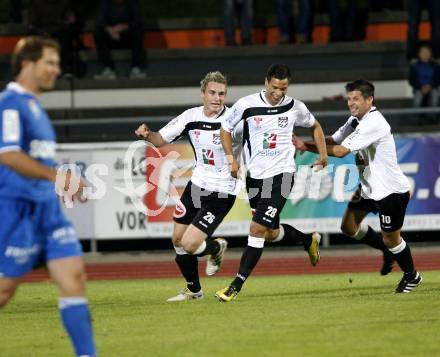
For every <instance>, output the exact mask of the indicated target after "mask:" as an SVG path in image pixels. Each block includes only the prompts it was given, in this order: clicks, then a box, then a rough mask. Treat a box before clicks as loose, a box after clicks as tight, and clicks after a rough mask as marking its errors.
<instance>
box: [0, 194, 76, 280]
mask: <svg viewBox="0 0 440 357" xmlns="http://www.w3.org/2000/svg"><path fill="white" fill-rule="evenodd" d="M0 220H1V224H0V277H8V278H17V277H21V276H23V275H24V274H26V273H28V272H29V271H31V270H32V269H33V268H34V267H35V266H36V265H39V264H42V263H45V262H47V261H49V260H53V259H60V258H65V257H74V256H82V254H83V252H82V247H81V244H80V242H79V240H78V236H77V234H76V232H75V230H74V228H73V227H72V225H71V224H70V222H69V221H68V220H67V219H66V218H65V216H64V213H63V211H62V208H61V205H60V202H59V201H58V198H56V199H55V198H54V199H51V200H48V201H45V202H32V201H26V200H20V199H9V198H0Z"/></svg>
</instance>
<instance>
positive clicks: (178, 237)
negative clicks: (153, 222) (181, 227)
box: [171, 234, 182, 247]
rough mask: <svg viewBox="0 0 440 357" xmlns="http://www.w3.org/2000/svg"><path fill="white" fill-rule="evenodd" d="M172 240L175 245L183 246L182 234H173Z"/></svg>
mask: <svg viewBox="0 0 440 357" xmlns="http://www.w3.org/2000/svg"><path fill="white" fill-rule="evenodd" d="M171 241H172V242H173V245H174V246H175V247H180V246H181V241H182V236H181V235H177V234H173V236H172V237H171Z"/></svg>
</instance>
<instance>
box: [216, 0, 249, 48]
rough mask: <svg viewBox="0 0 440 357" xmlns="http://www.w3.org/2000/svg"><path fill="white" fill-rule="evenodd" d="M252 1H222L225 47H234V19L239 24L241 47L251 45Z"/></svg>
mask: <svg viewBox="0 0 440 357" xmlns="http://www.w3.org/2000/svg"><path fill="white" fill-rule="evenodd" d="M253 5H254V4H253V0H223V14H224V30H225V42H226V46H236V45H237V43H236V42H235V19H236V18H237V19H238V21H239V23H240V33H241V45H242V46H248V45H252V23H253V12H254V11H253Z"/></svg>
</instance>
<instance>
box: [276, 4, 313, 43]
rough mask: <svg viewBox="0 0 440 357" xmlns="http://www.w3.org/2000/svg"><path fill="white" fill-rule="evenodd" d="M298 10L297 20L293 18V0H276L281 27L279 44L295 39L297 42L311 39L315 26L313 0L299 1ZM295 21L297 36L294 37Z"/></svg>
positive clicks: (279, 25) (305, 41)
mask: <svg viewBox="0 0 440 357" xmlns="http://www.w3.org/2000/svg"><path fill="white" fill-rule="evenodd" d="M296 5H297V6H298V11H297V16H296V20H295V21H293V18H292V1H291V0H276V13H277V19H278V28H279V39H278V43H279V44H286V43H290V42H293V41H295V42H296V43H307V42H310V41H311V34H312V27H313V9H312V6H313V1H310V0H299V1H297V4H296ZM293 22H295V38H292V27H293Z"/></svg>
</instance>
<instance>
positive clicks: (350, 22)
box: [327, 0, 369, 42]
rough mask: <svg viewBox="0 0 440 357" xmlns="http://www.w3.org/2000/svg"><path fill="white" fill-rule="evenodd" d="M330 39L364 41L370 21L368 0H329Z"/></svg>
mask: <svg viewBox="0 0 440 357" xmlns="http://www.w3.org/2000/svg"><path fill="white" fill-rule="evenodd" d="M327 6H328V16H329V21H330V41H331V42H341V41H362V40H364V39H365V35H366V27H367V22H368V7H369V2H368V1H367V0H346V1H342V0H329V1H328V5H327Z"/></svg>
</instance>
